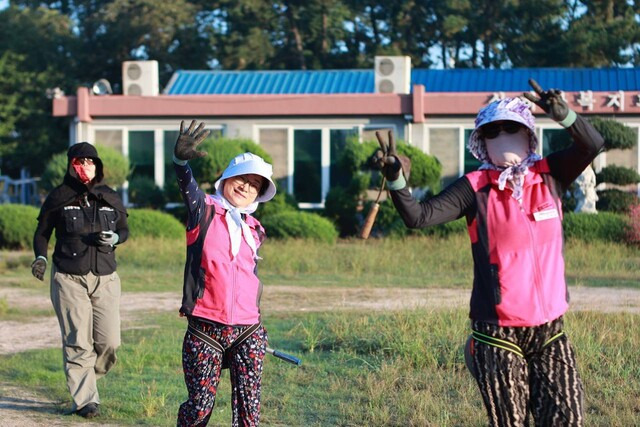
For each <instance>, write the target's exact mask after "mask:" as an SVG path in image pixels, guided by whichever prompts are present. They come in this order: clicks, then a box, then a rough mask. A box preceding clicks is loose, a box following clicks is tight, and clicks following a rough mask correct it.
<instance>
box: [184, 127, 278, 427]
mask: <svg viewBox="0 0 640 427" xmlns="http://www.w3.org/2000/svg"><path fill="white" fill-rule="evenodd" d="M207 135H209V131H208V130H205V129H204V123H200V125H199V126H197V127H196V121H195V120H194V121H192V122H191V125H190V126H189V128H188V129H186V130H185V128H184V122H182V123H181V124H180V135H179V137H178V140H177V141H176V145H175V149H174V166H175V171H176V175H177V177H178V185H179V187H180V191H181V193H182V197H183V199H184V203H185V205H186V207H187V211H188V219H187V260H186V265H185V271H184V287H183V298H182V306H181V308H180V313H181V315H184V316H186V317H187V318H188V319H189V326H188V329H187V332H186V334H185V337H184V342H183V348H182V366H183V371H184V379H185V383H186V386H187V390H188V392H189V398H188V399H187V401H186V402H184V403H183V404H182V405H181V406H180V410H179V412H178V425H179V426H196V425H197V426H202V425H206V424H207V423H208V421H209V418H210V416H211V411H212V409H213V406H214V403H215V398H216V392H217V389H218V384H219V381H220V373H221V370H222V369H223V368H227V367H228V368H229V370H230V377H231V393H232V399H231V402H232V413H233V414H232V425H234V426H236V425H245V426H255V425H258V424H259V421H260V391H261V379H262V367H263V360H264V356H265V352H266V348H267V331H266V330H265V328H264V327H263V326H262V323H261V322H260V308H259V305H260V295H261V291H262V284H261V283H260V280H259V279H258V277H257V274H256V273H257V261H258V260H259V259H260V258H259V256H258V249H259V248H260V245H261V243H262V241H263V240H264V238H265V232H264V229H263V228H262V225H260V223H259V222H258V220H256V219H255V218H253V217H252V216H251V214H252V213H253V212H254V211H255V210H256V209H257V207H258V204H259V203H260V202H267V201H269V200H271V199H272V198H273V196H274V195H275V193H276V187H275V184H274V183H273V181H272V180H271V175H272V166H271V165H270V164H268V163H266V162H265V161H264V160H263V159H262V158H261V157H259V156H256V155H255V154H252V153H244V154H240V155H238V156H236V157H235V158H234V159H233V160H231V162H230V163H229V166H228V167H227V168H226V169H225V171H224V172H223V174H222V177H221V178H220V179H219V180H218V181H217V182H216V183H215V189H216V193H215V194H213V195H209V194H205V193H204V192H203V191H202V190H201V189H200V188H199V187H198V184H197V183H196V181H195V180H194V178H193V175H192V171H191V168H190V167H189V165H188V164H187V161H188V160H191V159H193V158H196V157H202V156H205V155H206V154H207V153H205V152H202V151H196V147H197V145H198V144H199V143H200V142H202V141H203V140H204V139H205V138H206V137H207Z"/></svg>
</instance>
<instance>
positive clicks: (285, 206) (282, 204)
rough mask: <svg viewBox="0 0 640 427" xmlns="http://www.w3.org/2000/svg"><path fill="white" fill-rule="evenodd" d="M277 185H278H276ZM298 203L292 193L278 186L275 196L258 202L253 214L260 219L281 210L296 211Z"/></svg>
mask: <svg viewBox="0 0 640 427" xmlns="http://www.w3.org/2000/svg"><path fill="white" fill-rule="evenodd" d="M278 187H279V186H278ZM297 210H298V205H297V202H296V199H295V197H294V196H293V195H291V194H289V193H287V192H286V191H284V190H282V189H281V188H278V191H277V193H276V195H275V197H274V198H273V199H271V200H269V201H268V202H266V203H260V205H259V206H258V210H257V211H256V212H255V214H254V216H255V217H256V218H258V219H259V220H261V221H262V219H261V218H266V217H268V216H271V215H277V214H279V213H282V212H291V211H297Z"/></svg>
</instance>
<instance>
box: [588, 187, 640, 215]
mask: <svg viewBox="0 0 640 427" xmlns="http://www.w3.org/2000/svg"><path fill="white" fill-rule="evenodd" d="M638 203H640V200H639V199H638V196H636V195H635V194H633V193H629V192H626V191H621V190H616V189H610V190H602V191H598V201H597V202H596V209H598V211H607V212H616V213H627V212H629V209H631V206H635V205H637V204H638Z"/></svg>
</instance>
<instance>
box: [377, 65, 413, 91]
mask: <svg viewBox="0 0 640 427" xmlns="http://www.w3.org/2000/svg"><path fill="white" fill-rule="evenodd" d="M374 65H375V79H374V80H375V85H376V89H375V92H376V93H409V92H410V91H411V58H410V57H408V56H376V57H375V58H374Z"/></svg>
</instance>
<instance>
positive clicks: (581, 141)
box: [547, 115, 604, 188]
mask: <svg viewBox="0 0 640 427" xmlns="http://www.w3.org/2000/svg"><path fill="white" fill-rule="evenodd" d="M567 131H568V132H569V134H570V135H571V138H573V144H571V145H570V146H569V147H568V148H566V149H564V150H561V151H556V152H555V153H551V154H549V156H547V162H548V163H549V169H550V171H551V176H553V177H554V178H555V179H557V180H558V181H559V182H560V183H561V184H562V186H563V187H564V188H567V187H568V186H569V185H570V184H571V183H572V182H573V181H574V180H575V179H576V178H577V177H578V176H579V175H580V174H581V173H582V171H583V170H585V168H586V167H587V166H588V165H589V163H591V162H592V161H593V159H595V158H596V156H597V155H598V153H600V150H601V149H602V147H603V146H604V139H603V138H602V135H600V133H598V131H597V130H595V129H594V127H593V126H592V125H591V123H589V122H588V121H587V120H585V119H583V118H582V117H581V116H580V115H578V116H577V117H576V121H575V122H574V123H573V124H572V125H571V126H570V127H568V128H567Z"/></svg>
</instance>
